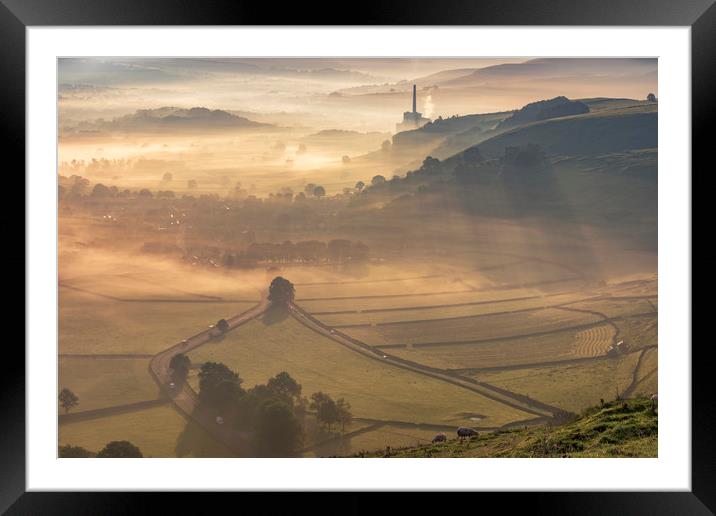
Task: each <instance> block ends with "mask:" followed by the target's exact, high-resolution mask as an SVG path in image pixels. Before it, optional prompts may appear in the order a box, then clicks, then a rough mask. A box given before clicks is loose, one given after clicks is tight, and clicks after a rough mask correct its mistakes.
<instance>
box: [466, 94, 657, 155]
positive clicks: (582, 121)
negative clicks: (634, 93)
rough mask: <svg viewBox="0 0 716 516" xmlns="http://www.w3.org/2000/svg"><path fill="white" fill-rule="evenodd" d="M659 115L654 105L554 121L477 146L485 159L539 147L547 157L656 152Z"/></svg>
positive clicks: (521, 128) (506, 133)
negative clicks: (517, 148)
mask: <svg viewBox="0 0 716 516" xmlns="http://www.w3.org/2000/svg"><path fill="white" fill-rule="evenodd" d="M657 120H658V112H657V105H656V104H655V103H650V104H642V105H636V106H630V107H625V108H621V109H611V110H603V111H597V112H595V113H586V114H583V115H575V116H568V117H560V118H553V119H550V120H545V121H539V122H534V123H530V124H527V125H523V126H519V127H517V128H515V129H512V130H510V131H508V132H505V133H503V134H500V135H497V136H495V137H493V138H490V139H488V140H486V141H484V142H482V143H480V144H479V148H480V152H481V153H482V154H483V155H484V156H485V157H488V158H494V157H499V156H501V155H503V154H504V149H505V148H506V147H512V146H519V145H527V144H530V143H533V144H537V145H540V146H541V147H542V148H543V150H544V151H545V152H547V153H548V154H561V155H566V156H574V155H598V154H609V153H613V152H623V151H626V150H635V149H650V148H656V147H657V144H658V130H657Z"/></svg>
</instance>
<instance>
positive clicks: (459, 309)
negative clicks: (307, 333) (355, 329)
mask: <svg viewBox="0 0 716 516" xmlns="http://www.w3.org/2000/svg"><path fill="white" fill-rule="evenodd" d="M520 297H526V298H528V299H519V297H518V298H517V299H513V300H503V301H499V300H491V299H487V300H484V299H483V300H480V299H481V298H477V296H475V298H474V299H477V300H476V301H471V302H468V303H472V304H459V303H458V306H454V303H448V304H446V305H443V306H435V307H434V308H416V306H418V305H413V306H412V307H411V306H405V307H404V308H403V309H391V310H385V311H371V312H357V313H338V314H330V313H324V314H318V315H316V317H317V318H318V319H320V320H321V322H323V323H325V324H327V325H329V326H335V325H347V324H348V325H352V324H367V323H370V324H383V323H394V322H401V323H402V322H405V321H421V320H425V319H444V318H451V317H469V316H473V315H484V314H494V313H500V312H509V311H515V310H529V309H533V308H542V307H545V306H550V305H554V304H558V303H564V302H568V301H573V300H575V299H582V298H583V297H584V296H583V295H580V294H579V293H570V294H563V295H558V296H547V297H542V296H539V295H534V294H533V295H529V296H520ZM411 301H412V298H411V299H410V301H406V305H407V303H408V302H411ZM379 304H380V303H379Z"/></svg>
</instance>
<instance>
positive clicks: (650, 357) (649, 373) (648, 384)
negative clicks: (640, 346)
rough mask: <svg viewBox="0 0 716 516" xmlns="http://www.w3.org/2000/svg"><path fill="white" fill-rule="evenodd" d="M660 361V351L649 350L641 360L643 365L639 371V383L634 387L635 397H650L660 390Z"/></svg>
mask: <svg viewBox="0 0 716 516" xmlns="http://www.w3.org/2000/svg"><path fill="white" fill-rule="evenodd" d="M658 361H659V349H658V348H653V349H647V350H646V351H645V352H644V356H643V358H642V360H641V365H640V366H639V370H638V371H637V375H636V376H637V383H636V385H635V386H634V391H633V392H634V395H635V396H639V395H644V396H650V395H652V394H654V393H655V392H658V390H659V382H658V375H657V371H658Z"/></svg>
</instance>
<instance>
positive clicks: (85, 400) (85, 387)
mask: <svg viewBox="0 0 716 516" xmlns="http://www.w3.org/2000/svg"><path fill="white" fill-rule="evenodd" d="M148 368H149V360H102V359H98V360H95V359H91V360H88V359H78V358H60V369H59V375H60V376H59V386H58V387H59V389H60V390H61V389H63V388H65V387H66V388H68V389H70V390H71V391H72V392H74V393H75V394H76V395H77V396H78V397H79V405H78V406H77V407H75V408H73V409H72V412H78V411H84V410H93V409H98V408H105V407H111V406H113V405H124V404H127V403H136V402H138V401H146V400H152V399H156V398H159V397H160V396H159V395H160V392H159V388H158V387H157V385H156V383H155V382H154V380H153V379H152V377H151V376H150V375H149V370H148ZM63 412H64V411H63V410H62V409H60V413H63Z"/></svg>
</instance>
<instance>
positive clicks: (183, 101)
mask: <svg viewBox="0 0 716 516" xmlns="http://www.w3.org/2000/svg"><path fill="white" fill-rule="evenodd" d="M150 61H151V62H150ZM59 76H60V84H59V97H58V102H59V113H60V117H59V118H60V125H59V127H60V138H59V156H60V166H59V170H58V174H59V177H58V217H59V225H58V264H59V266H58V269H59V274H58V285H59V306H58V314H59V315H58V317H59V321H58V327H59V345H58V353H59V356H58V361H59V364H58V374H59V377H58V380H59V381H58V386H57V387H58V392H57V394H58V422H59V435H58V440H59V442H58V446H59V452H58V453H59V456H60V457H62V458H66V457H88V458H91V457H356V458H365V457H655V456H657V419H658V407H657V390H658V382H657V379H658V374H657V372H658V275H657V271H658V268H657V265H658V256H657V244H658V240H657V235H658V223H657V207H658V206H657V193H658V189H657V186H658V181H657V179H658V177H657V161H658V151H657V120H658V99H657V97H656V95H655V93H654V92H655V91H656V60H651V59H591V60H590V59H532V60H530V59H522V60H514V59H511V60H497V59H476V60H474V62H470V60H465V59H461V60H450V59H438V60H436V59H431V60H421V59H385V60H383V59H378V58H375V59H355V60H352V59H342V60H329V59H318V58H316V59H305V60H297V61H292V60H290V59H277V60H271V59H256V60H251V59H223V60H212V59H199V60H188V61H186V62H184V61H182V60H180V59H151V60H148V61H146V62H145V61H142V60H135V61H131V60H129V61H127V60H125V61H123V60H121V59H107V60H100V59H98V58H95V59H68V60H66V61H65V62H64V63H63V62H62V60H61V63H60V67H59ZM177 106H178V107H177ZM669 172H670V171H668V170H665V171H662V173H669Z"/></svg>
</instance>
